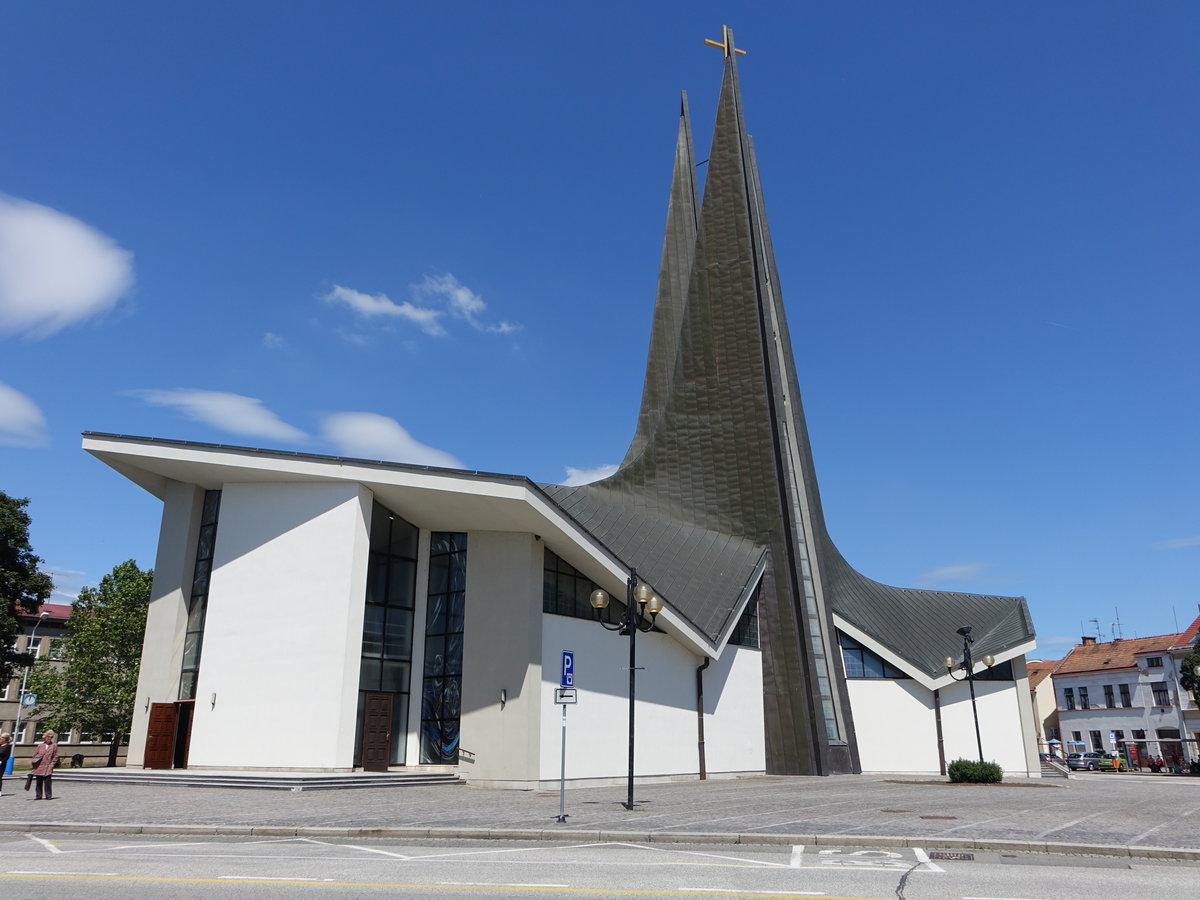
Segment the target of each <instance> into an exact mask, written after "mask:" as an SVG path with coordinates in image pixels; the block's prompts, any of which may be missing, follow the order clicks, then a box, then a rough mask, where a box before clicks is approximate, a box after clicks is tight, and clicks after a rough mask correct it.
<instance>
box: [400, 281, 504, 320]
mask: <svg viewBox="0 0 1200 900" xmlns="http://www.w3.org/2000/svg"><path fill="white" fill-rule="evenodd" d="M413 293H414V294H415V295H416V296H417V297H439V298H441V299H442V300H443V301H444V302H445V304H446V306H447V307H448V308H449V309H450V314H451V315H452V316H454V317H455V318H456V319H462V320H463V321H465V322H467V323H468V324H469V325H470V326H471V327H472V328H474V329H475V330H476V331H487V332H491V333H492V334H512V333H513V332H514V331H519V330H520V328H521V326H520V325H515V324H513V323H512V322H497V323H488V322H485V321H483V320H482V319H481V318H480V316H481V315H482V314H483V313H484V311H485V310H486V309H487V304H486V303H484V302H483V298H482V297H480V296H479V295H478V294H476V293H475V292H474V291H472V290H471V289H470V288H468V287H467V286H466V285H464V284H461V283H460V282H459V280H458V279H457V278H455V277H454V276H453V275H450V274H446V275H439V276H437V277H434V276H432V275H426V276H425V280H424V281H422V282H421V283H420V284H417V285H413Z"/></svg>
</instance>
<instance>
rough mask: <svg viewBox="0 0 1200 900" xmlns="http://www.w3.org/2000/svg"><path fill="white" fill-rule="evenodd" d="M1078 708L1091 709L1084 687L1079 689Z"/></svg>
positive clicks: (1086, 690)
mask: <svg viewBox="0 0 1200 900" xmlns="http://www.w3.org/2000/svg"><path fill="white" fill-rule="evenodd" d="M1079 708H1080V709H1091V704H1090V703H1088V689H1087V688H1085V687H1081V688H1080V689H1079Z"/></svg>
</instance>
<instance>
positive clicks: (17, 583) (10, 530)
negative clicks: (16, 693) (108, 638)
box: [0, 491, 54, 684]
mask: <svg viewBox="0 0 1200 900" xmlns="http://www.w3.org/2000/svg"><path fill="white" fill-rule="evenodd" d="M28 505H29V500H28V498H26V499H24V500H17V499H16V498H14V497H10V496H9V495H8V494H6V493H4V492H3V491H0V684H6V683H7V682H8V680H9V679H10V678H11V677H12V674H13V670H15V669H19V668H24V667H25V666H28V665H30V664H32V662H33V657H32V656H31V655H30V654H28V653H17V652H15V651H14V650H13V644H14V643H15V642H16V640H17V635H18V634H19V633H20V631H21V623H20V621H19V620H18V619H17V615H18V611H20V612H24V613H27V614H28V613H32V614H34V615H37V612H38V610H39V609H41V608H42V603H43V602H45V600H46V598H48V597H49V596H50V591H52V590H53V589H54V582H53V581H51V580H50V576H49V575H47V574H46V573H45V572H43V571H41V570H40V569H39V568H38V566H39V565H41V562H42V561H41V559H40V558H38V557H36V556H34V555H33V548H32V547H30V545H29V524H30V518H29V513H27V512H25V507H27V506H28Z"/></svg>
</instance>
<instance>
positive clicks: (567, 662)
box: [559, 650, 575, 688]
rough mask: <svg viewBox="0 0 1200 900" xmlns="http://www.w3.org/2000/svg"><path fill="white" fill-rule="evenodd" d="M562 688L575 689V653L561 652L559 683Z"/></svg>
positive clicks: (571, 651) (570, 651)
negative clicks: (560, 676) (560, 678)
mask: <svg viewBox="0 0 1200 900" xmlns="http://www.w3.org/2000/svg"><path fill="white" fill-rule="evenodd" d="M559 684H560V685H561V686H562V687H565V688H569V687H575V651H574V650H564V651H563V652H562V680H561V681H560V682H559Z"/></svg>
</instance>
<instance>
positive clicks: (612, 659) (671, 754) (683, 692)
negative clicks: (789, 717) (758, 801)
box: [540, 615, 765, 782]
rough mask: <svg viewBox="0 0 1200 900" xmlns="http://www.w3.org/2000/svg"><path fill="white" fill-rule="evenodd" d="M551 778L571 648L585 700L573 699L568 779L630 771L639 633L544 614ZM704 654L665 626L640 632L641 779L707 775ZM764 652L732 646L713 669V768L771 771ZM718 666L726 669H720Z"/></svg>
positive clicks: (709, 694)
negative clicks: (633, 656)
mask: <svg viewBox="0 0 1200 900" xmlns="http://www.w3.org/2000/svg"><path fill="white" fill-rule="evenodd" d="M542 628H543V641H542V683H541V701H540V702H541V704H542V709H543V714H542V726H541V778H542V780H543V781H544V782H551V781H557V780H558V778H559V769H560V759H561V756H560V754H561V740H562V723H561V718H562V717H561V715H560V712H561V709H562V708H561V707H558V706H554V689H555V688H556V687H557V686H558V683H559V675H560V669H561V658H562V651H563V650H574V651H575V684H576V687H577V689H578V696H579V702H578V703H577V704H576V705H573V706H568V707H567V767H566V777H567V779H568V780H574V779H585V778H618V777H623V776H624V775H626V773H627V772H628V752H629V639H628V638H626V637H621V636H619V635H617V634H616V633H614V632H609V631H605V630H604V629H603V628H601V627H600V625H598V624H596V623H594V622H589V621H587V620H584V619H573V618H570V617H567V616H556V615H543V616H542ZM700 663H701V659H699V658H698V657H696V656H693V655H692V654H690V653H688V652H687V651H685V650H684V649H683V648H682V647H681V646H680V645H679V644H678V643H676V642H675V641H674V640H672V639H671V638H670V637H667V636H666V635H663V634H639V635H638V637H637V665H638V671H637V699H638V702H637V710H636V741H635V745H636V746H635V759H634V771H635V774H636V775H637V776H638V777H664V776H688V775H693V776H694V775H697V774H698V773H699V749H698V745H697V739H698V729H697V717H696V674H695V673H696V668H697V667H698V666H699V665H700ZM758 664H759V656H758V654H757V653H753V652H733V648H730V650H729V651H726V659H725V660H724V661H723V662H718V663H713V664H712V665H711V666H710V667H709V669H708V670H707V671H706V672H705V673H704V674H705V702H706V706H707V707H708V708H709V709H711V710H713V712H712V713H711V714H709V715H706V717H705V738H706V751H707V769H708V772H709V773H710V774H718V773H720V772H728V771H739V772H740V771H762V769H763V767H764V765H765V750H764V747H763V715H762V676H761V670H760V668H759V665H758ZM714 667H719V668H718V669H717V671H716V672H715V673H714V671H713V669H714Z"/></svg>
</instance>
